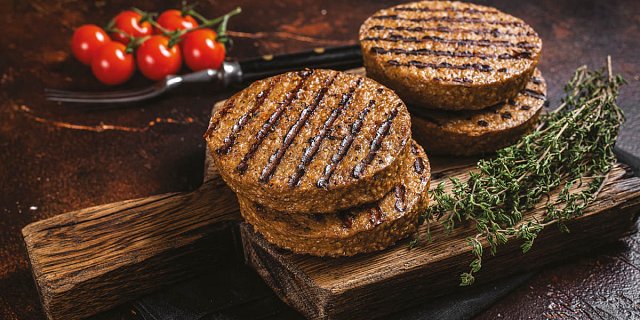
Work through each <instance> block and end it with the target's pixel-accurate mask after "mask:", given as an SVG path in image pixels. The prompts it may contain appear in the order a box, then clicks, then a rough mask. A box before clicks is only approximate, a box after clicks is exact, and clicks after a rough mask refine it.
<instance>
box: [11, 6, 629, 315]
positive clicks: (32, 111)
mask: <svg viewBox="0 0 640 320" xmlns="http://www.w3.org/2000/svg"><path fill="white" fill-rule="evenodd" d="M195 2H197V3H198V8H199V10H200V11H201V12H202V13H203V14H205V15H207V16H210V17H214V16H218V15H220V14H222V13H224V12H226V11H228V10H230V9H232V8H234V7H236V6H238V5H239V6H242V8H243V13H242V16H243V17H260V18H259V19H256V18H247V19H233V20H232V21H231V22H230V30H231V31H232V33H231V36H232V37H233V38H234V43H235V46H234V48H233V49H232V50H231V51H230V52H229V56H230V57H231V58H238V59H242V58H248V57H253V56H257V55H262V54H278V53H284V52H294V51H300V50H307V49H312V48H314V47H317V46H329V45H344V44H350V43H353V42H354V41H355V39H357V30H358V28H359V26H360V24H361V23H362V21H364V19H365V18H366V17H367V16H368V15H370V14H372V13H373V12H375V11H376V10H378V9H381V8H384V7H389V6H391V5H394V4H397V3H399V2H398V1H365V0H354V1H314V2H308V1H301V0H283V1H277V2H264V1H252V0H239V1H213V2H212V1H203V0H199V1H195ZM473 2H477V3H480V4H486V5H491V6H495V7H497V8H499V9H501V10H503V11H505V12H508V13H510V14H513V15H515V16H518V17H521V18H522V19H524V20H525V21H526V22H527V23H529V24H531V25H532V26H533V27H534V28H535V30H536V31H537V32H538V33H539V34H540V36H541V37H542V39H543V42H544V45H543V54H542V59H541V61H540V69H541V70H542V72H543V73H544V75H545V78H546V80H547V82H548V84H549V94H548V96H549V98H550V100H551V106H554V105H557V102H558V101H559V99H560V97H561V93H562V86H563V85H564V83H565V82H566V81H567V80H568V79H569V77H570V74H571V72H573V70H575V68H576V67H578V66H580V65H583V64H588V65H590V66H599V65H602V63H603V61H604V59H605V57H606V56H607V55H608V54H610V55H612V58H613V65H614V70H615V71H616V72H621V73H622V74H623V76H624V77H625V79H626V80H627V81H628V82H629V85H627V86H626V87H624V88H623V89H622V91H621V96H620V100H619V101H620V104H621V106H622V107H623V109H625V111H626V115H627V124H626V125H625V126H624V130H623V132H622V135H621V138H620V140H619V143H618V147H619V149H620V150H624V151H626V152H627V153H628V154H630V155H631V157H634V155H635V156H637V155H638V154H639V153H640V152H638V150H640V143H639V141H640V140H639V139H640V138H639V137H640V134H639V133H638V132H639V130H640V125H638V124H639V123H640V112H639V111H640V109H638V108H637V104H638V101H640V89H639V88H640V64H639V63H638V59H637V57H638V54H637V52H640V37H638V34H639V33H640V23H639V21H640V18H639V17H640V2H638V1H629V0H612V1H598V0H527V1H510V0H482V1H473ZM175 5H177V3H175V2H171V1H169V2H162V3H158V2H157V1H149V0H136V1H122V0H115V1H95V2H84V1H67V0H65V1H62V0H52V1H43V0H33V1H17V0H6V1H0V9H1V10H0V27H1V28H2V30H3V36H2V37H0V47H1V48H3V50H2V51H0V98H1V99H0V163H2V165H0V185H1V190H2V191H3V192H2V193H0V318H1V319H11V320H13V319H43V318H44V317H45V314H44V311H43V309H42V307H41V304H40V302H39V299H38V293H37V289H36V285H35V284H34V282H33V279H32V275H31V271H30V267H29V263H28V259H27V254H26V250H25V248H24V244H23V241H22V234H21V232H20V231H21V229H22V228H23V227H24V226H26V225H27V224H29V223H31V222H34V221H38V220H42V219H45V218H48V217H51V216H54V215H57V214H59V213H61V212H68V211H72V210H78V209H81V208H86V207H90V206H94V205H97V204H102V203H111V202H115V201H121V200H123V199H132V198H140V197H148V196H151V195H156V194H163V193H171V192H191V191H193V190H195V189H197V188H198V187H199V186H200V184H201V183H202V177H203V173H202V163H203V161H204V143H203V141H202V139H201V137H202V132H204V130H206V126H207V121H208V118H209V112H210V109H211V105H212V101H216V100H220V99H224V98H225V97H227V96H228V95H229V94H232V93H233V91H234V90H235V89H232V90H229V91H225V92H215V91H214V90H212V88H211V87H210V86H209V85H208V84H202V85H195V86H191V87H184V88H180V89H178V90H177V91H175V92H172V93H171V94H169V95H167V96H165V97H163V98H161V99H155V100H152V101H147V102H141V103H136V104H131V105H127V108H126V109H121V110H118V109H113V106H107V107H106V108H100V109H95V108H94V106H90V105H66V104H56V103H51V102H47V101H45V100H44V97H43V94H42V92H43V89H44V88H45V87H49V88H58V89H69V90H87V91H89V90H95V91H100V90H106V89H107V88H105V87H104V86H102V85H101V84H99V83H98V82H97V81H96V80H95V79H94V78H93V77H92V75H91V73H90V71H89V70H88V69H87V68H86V67H84V66H82V65H81V64H80V63H77V62H76V61H75V60H74V59H73V57H71V56H70V51H69V48H68V41H69V38H70V37H71V34H72V32H73V29H74V28H75V27H77V26H79V25H81V24H84V23H96V24H104V23H106V22H107V21H108V20H109V19H110V18H111V17H113V16H114V15H115V14H117V13H118V12H119V11H120V10H123V9H125V8H129V7H131V6H136V7H140V8H142V9H147V10H154V11H161V10H163V9H166V8H169V7H174V6H175ZM185 71H186V70H185ZM149 83H150V82H148V81H147V80H145V79H143V78H142V77H141V76H140V75H139V74H138V75H136V76H135V77H134V79H132V81H131V82H130V83H128V84H127V85H126V86H123V87H118V88H114V89H128V88H136V87H140V86H144V85H148V84H149ZM194 142H195V143H194ZM221 241H228V242H229V244H230V246H233V240H232V239H231V237H228V238H225V239H223V240H221ZM638 252H640V236H639V235H638V234H636V235H634V236H632V237H629V238H626V239H624V240H622V241H620V242H617V243H615V244H613V245H608V246H606V247H605V248H603V249H602V250H597V251H595V250H594V251H591V252H590V254H588V255H587V256H584V257H582V258H580V259H573V260H571V262H570V263H568V264H564V265H560V266H555V267H546V268H545V269H544V271H543V272H541V273H540V274H539V275H537V276H536V277H535V278H534V279H532V280H531V281H530V282H529V283H528V284H527V285H524V286H522V287H521V288H519V289H518V290H516V292H514V293H513V294H512V295H510V296H509V297H508V298H506V299H504V300H503V301H501V302H499V303H497V304H496V305H494V306H493V307H491V308H490V309H489V310H487V311H486V312H485V313H484V314H483V315H480V316H479V318H480V319H496V318H500V317H509V318H528V317H537V316H540V317H549V318H554V317H555V318H562V317H565V318H567V317H574V318H589V317H591V318H593V319H601V318H602V319H611V318H619V319H629V318H633V316H634V315H635V316H636V317H638V316H640V315H638V311H637V301H639V300H640V289H638V286H637V285H634V284H637V283H640V254H638ZM224 257H225V259H226V260H227V262H228V263H227V265H226V266H225V268H221V269H220V270H221V271H220V272H223V273H224V272H225V271H224V270H228V269H233V268H237V267H238V265H237V263H236V262H235V258H234V256H233V255H232V254H231V253H229V255H225V256H224ZM218 278H220V277H215V276H213V275H212V276H211V277H210V278H207V279H208V281H207V282H206V283H207V284H208V285H210V287H211V288H216V287H217V286H216V285H215V284H216V281H217V280H216V279H218ZM243 279H244V278H243ZM251 279H253V280H246V279H245V280H246V281H255V282H256V283H255V286H259V285H261V283H260V280H258V279H255V278H251ZM221 292H222V293H224V291H221ZM237 301H240V300H237ZM255 301H256V302H250V301H249V302H246V304H244V305H242V307H238V313H237V314H238V316H237V317H236V318H255V317H256V316H257V315H260V314H259V312H260V311H259V310H266V309H269V310H275V309H276V307H275V304H277V301H274V300H269V301H271V302H267V300H264V299H259V300H255ZM252 303H253V304H252ZM260 306H262V308H261V307H260ZM242 311H246V312H242ZM252 312H254V313H252ZM274 314H275V315H274ZM271 315H272V317H273V318H283V317H285V318H290V316H289V314H287V316H285V315H284V313H271ZM100 318H101V319H109V320H110V319H138V318H139V315H138V314H137V313H136V312H135V310H134V309H133V308H132V306H131V305H128V304H125V305H124V306H123V307H121V308H118V309H117V310H115V311H113V312H109V313H105V314H102V315H101V316H100Z"/></svg>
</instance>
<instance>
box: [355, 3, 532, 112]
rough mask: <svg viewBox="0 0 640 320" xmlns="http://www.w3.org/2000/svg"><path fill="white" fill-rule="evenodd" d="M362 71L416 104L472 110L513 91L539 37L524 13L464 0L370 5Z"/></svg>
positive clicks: (528, 69)
mask: <svg viewBox="0 0 640 320" xmlns="http://www.w3.org/2000/svg"><path fill="white" fill-rule="evenodd" d="M360 43H361V45H362V53H363V58H364V64H365V68H366V70H367V76H369V77H371V78H373V79H376V80H377V81H379V82H380V83H382V84H384V85H386V86H388V87H390V88H392V89H394V90H395V91H396V92H397V93H398V94H399V95H400V97H401V98H402V99H403V100H404V101H405V102H407V103H409V104H413V105H415V106H417V107H423V108H429V109H448V110H477V109H482V108H485V107H489V106H492V105H494V104H496V103H499V102H500V101H503V100H505V99H508V98H511V97H514V96H515V95H516V94H517V93H518V92H519V91H520V90H521V89H522V88H524V86H525V84H526V83H527V81H528V80H529V78H531V76H532V74H533V70H534V69H535V67H536V65H537V63H538V60H539V58H540V50H541V49H542V41H541V40H540V38H539V37H538V34H537V33H536V32H535V31H534V30H533V29H532V28H531V27H530V26H529V25H527V24H526V23H524V22H523V21H522V20H520V19H518V18H515V17H513V16H511V15H508V14H505V13H503V12H501V11H499V10H497V9H494V8H490V7H485V6H480V5H475V4H470V3H463V2H450V1H423V2H414V3H407V4H402V5H398V6H395V7H392V8H389V9H384V10H380V11H378V12H376V13H375V14H374V15H373V16H371V17H369V18H368V19H367V20H366V21H365V22H364V24H363V25H362V27H361V28H360Z"/></svg>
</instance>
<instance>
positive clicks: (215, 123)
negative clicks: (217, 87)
mask: <svg viewBox="0 0 640 320" xmlns="http://www.w3.org/2000/svg"><path fill="white" fill-rule="evenodd" d="M235 105H236V101H235V99H233V100H228V101H227V103H225V104H224V105H223V106H222V109H220V112H219V113H218V117H217V118H216V119H215V120H214V121H213V122H211V123H210V124H209V128H207V132H206V133H205V136H207V135H208V134H209V133H210V131H213V130H215V129H217V128H218V125H219V124H220V121H222V118H223V117H224V116H226V115H227V114H229V112H230V111H231V109H233V107H234V106H235Z"/></svg>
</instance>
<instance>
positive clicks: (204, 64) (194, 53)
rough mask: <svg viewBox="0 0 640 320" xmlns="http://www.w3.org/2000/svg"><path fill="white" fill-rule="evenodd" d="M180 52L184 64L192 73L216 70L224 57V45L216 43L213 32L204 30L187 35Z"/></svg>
mask: <svg viewBox="0 0 640 320" xmlns="http://www.w3.org/2000/svg"><path fill="white" fill-rule="evenodd" d="M182 51H183V53H184V61H185V63H186V64H187V66H189V68H190V69H191V70H193V71H198V70H204V69H209V68H211V69H218V68H220V66H222V62H223V61H224V57H225V49H224V45H222V43H220V42H218V41H216V33H215V31H213V30H211V29H206V28H205V29H198V30H194V31H191V32H189V33H187V34H186V35H185V36H184V40H183V41H182Z"/></svg>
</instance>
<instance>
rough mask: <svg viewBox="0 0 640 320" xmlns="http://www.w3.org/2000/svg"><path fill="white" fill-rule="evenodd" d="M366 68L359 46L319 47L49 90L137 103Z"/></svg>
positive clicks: (53, 95) (82, 98) (63, 96)
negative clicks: (116, 86) (119, 85)
mask: <svg viewBox="0 0 640 320" xmlns="http://www.w3.org/2000/svg"><path fill="white" fill-rule="evenodd" d="M360 66H362V54H361V51H360V46H359V45H350V46H342V47H334V48H316V49H314V50H312V51H306V52H298V53H291V54H285V55H279V56H271V55H267V56H263V57H260V58H254V59H250V60H244V61H225V62H224V63H223V64H222V68H220V69H218V70H216V69H206V70H202V71H197V72H193V73H189V74H184V75H171V76H167V78H165V79H164V80H163V81H160V82H158V83H156V84H154V85H152V86H149V87H146V88H142V89H137V90H123V91H111V92H74V91H65V90H56V89H45V94H46V97H47V100H51V101H61V102H81V103H82V102H84V103H121V102H135V101H140V100H146V99H149V98H153V97H157V96H159V95H161V94H163V93H165V92H167V91H169V90H171V89H173V88H175V87H177V86H179V85H181V84H183V83H192V82H214V84H216V85H218V86H221V87H222V88H226V87H228V86H229V85H231V84H236V83H248V82H251V81H255V80H258V79H262V78H266V77H269V76H272V75H275V74H278V73H282V72H286V71H292V70H300V69H302V68H330V69H337V70H345V69H350V68H355V67H360Z"/></svg>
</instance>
